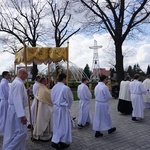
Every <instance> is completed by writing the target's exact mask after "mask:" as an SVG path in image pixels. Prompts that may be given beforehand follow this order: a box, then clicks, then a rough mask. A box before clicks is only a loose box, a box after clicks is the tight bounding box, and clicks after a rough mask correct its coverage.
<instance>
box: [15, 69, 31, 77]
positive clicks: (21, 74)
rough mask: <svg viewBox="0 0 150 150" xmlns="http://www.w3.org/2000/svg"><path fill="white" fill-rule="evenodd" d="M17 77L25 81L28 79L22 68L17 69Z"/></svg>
mask: <svg viewBox="0 0 150 150" xmlns="http://www.w3.org/2000/svg"><path fill="white" fill-rule="evenodd" d="M17 77H19V78H20V79H22V80H25V79H26V78H27V77H28V73H27V71H26V69H24V68H21V69H19V70H18V74H17Z"/></svg>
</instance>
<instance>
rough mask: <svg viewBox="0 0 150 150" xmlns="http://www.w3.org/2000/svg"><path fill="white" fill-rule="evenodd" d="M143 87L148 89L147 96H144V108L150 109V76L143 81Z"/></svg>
mask: <svg viewBox="0 0 150 150" xmlns="http://www.w3.org/2000/svg"><path fill="white" fill-rule="evenodd" d="M143 85H144V87H145V88H146V89H147V92H146V94H143V101H144V108H150V75H148V76H147V77H146V79H145V80H144V81H143Z"/></svg>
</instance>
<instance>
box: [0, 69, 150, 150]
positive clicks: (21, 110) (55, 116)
mask: <svg viewBox="0 0 150 150" xmlns="http://www.w3.org/2000/svg"><path fill="white" fill-rule="evenodd" d="M2 77H3V78H2V80H1V82H0V133H3V147H2V150H25V149H26V138H27V128H31V130H33V139H34V140H37V141H50V140H51V146H52V147H53V148H55V149H56V150H59V149H65V148H67V147H69V146H70V144H69V143H71V142H72V126H71V122H72V120H73V118H72V116H71V114H70V109H71V106H72V102H73V101H74V98H73V94H72V91H71V89H70V88H69V87H68V86H67V85H66V80H67V76H66V74H64V73H61V74H59V76H58V82H57V83H56V84H55V85H54V86H53V88H52V89H50V88H49V84H48V81H47V78H46V77H41V76H40V75H37V77H36V79H35V83H34V85H33V89H32V91H33V96H34V99H33V102H32V105H31V111H30V112H31V113H30V117H29V118H27V116H26V111H25V107H26V106H28V99H29V89H26V87H25V85H24V80H25V79H27V77H28V74H27V71H26V70H25V69H23V68H21V69H19V70H18V73H17V76H16V78H15V79H14V81H13V82H12V83H11V85H10V86H9V80H10V73H9V72H8V71H4V72H3V73H2ZM107 80H108V78H107V76H105V75H101V76H100V81H99V82H98V84H97V85H96V87H95V88H94V96H95V112H94V118H93V124H92V127H93V128H92V129H93V131H95V135H94V136H95V138H99V137H101V136H103V133H102V132H103V131H107V132H108V134H111V133H113V132H115V131H116V127H113V125H112V120H111V115H110V111H109V100H111V99H112V95H111V92H110V91H109V88H108V86H107ZM139 80H140V76H139V75H138V74H136V75H135V76H134V79H133V80H132V81H131V79H130V77H127V78H126V79H125V80H124V81H122V82H121V83H120V87H119V88H120V90H119V93H118V96H119V97H118V99H119V101H118V111H119V112H121V113H123V114H131V113H132V120H133V121H139V120H140V119H143V118H144V111H143V110H144V108H150V93H149V89H150V76H147V78H146V79H145V80H144V82H143V83H142V82H141V81H139ZM87 83H88V80H87V79H86V78H82V81H81V84H80V85H78V87H77V96H78V98H79V113H78V121H77V122H78V127H79V128H84V127H85V126H86V125H88V124H91V123H92V117H91V113H90V100H91V99H92V94H91V91H90V89H89V88H88V86H87ZM115 98H116V97H115ZM143 101H144V103H143Z"/></svg>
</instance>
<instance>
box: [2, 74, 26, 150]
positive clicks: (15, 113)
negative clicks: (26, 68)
mask: <svg viewBox="0 0 150 150" xmlns="http://www.w3.org/2000/svg"><path fill="white" fill-rule="evenodd" d="M8 103H9V106H8V112H7V118H6V127H5V131H4V139H3V147H2V150H25V149H26V137H27V125H23V124H22V123H21V118H20V117H23V116H26V114H25V107H26V106H27V104H28V96H27V92H26V89H25V86H24V83H23V81H22V80H21V79H20V78H18V77H16V78H15V80H14V81H13V82H12V84H11V86H10V91H9V98H8Z"/></svg>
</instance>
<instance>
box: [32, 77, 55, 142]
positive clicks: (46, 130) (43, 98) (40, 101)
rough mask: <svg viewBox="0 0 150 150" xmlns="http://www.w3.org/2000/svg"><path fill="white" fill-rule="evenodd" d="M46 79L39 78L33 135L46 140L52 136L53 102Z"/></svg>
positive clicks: (37, 138)
mask: <svg viewBox="0 0 150 150" xmlns="http://www.w3.org/2000/svg"><path fill="white" fill-rule="evenodd" d="M46 85H47V79H46V78H44V77H42V78H41V79H40V84H39V88H38V90H37V93H36V100H37V102H36V107H35V112H36V113H35V117H34V118H35V121H34V130H33V136H34V139H36V140H42V141H48V140H50V138H51V136H52V129H53V128H52V126H53V103H52V101H51V91H50V89H48V88H47V86H46Z"/></svg>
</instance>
